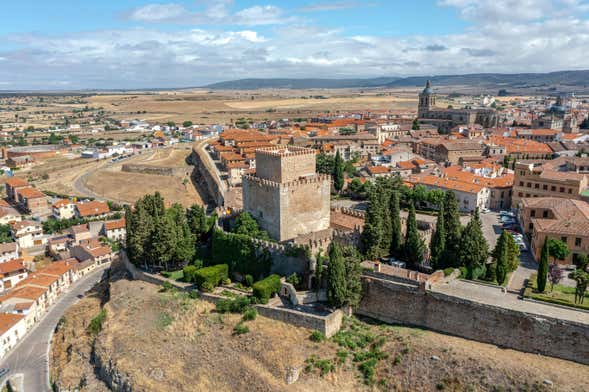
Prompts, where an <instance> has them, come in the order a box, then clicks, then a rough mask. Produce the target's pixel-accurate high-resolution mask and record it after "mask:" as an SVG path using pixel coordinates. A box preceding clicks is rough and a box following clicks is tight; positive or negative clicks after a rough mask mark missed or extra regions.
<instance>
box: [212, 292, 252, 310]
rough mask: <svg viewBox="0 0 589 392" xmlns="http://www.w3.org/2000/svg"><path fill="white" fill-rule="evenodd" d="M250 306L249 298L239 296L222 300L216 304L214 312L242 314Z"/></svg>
mask: <svg viewBox="0 0 589 392" xmlns="http://www.w3.org/2000/svg"><path fill="white" fill-rule="evenodd" d="M250 305H251V300H250V299H249V297H243V296H239V297H237V298H234V299H222V300H220V301H219V302H217V305H216V310H217V312H219V313H242V312H243V311H245V310H246V309H247V308H248V307H249V306H250Z"/></svg>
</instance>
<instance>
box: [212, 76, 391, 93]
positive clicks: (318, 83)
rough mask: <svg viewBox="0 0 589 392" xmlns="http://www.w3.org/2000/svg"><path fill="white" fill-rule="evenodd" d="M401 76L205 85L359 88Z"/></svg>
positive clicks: (227, 88)
mask: <svg viewBox="0 0 589 392" xmlns="http://www.w3.org/2000/svg"><path fill="white" fill-rule="evenodd" d="M397 79H399V78H394V77H390V78H386V77H382V78H372V79H239V80H231V81H227V82H219V83H213V84H209V85H208V86H204V87H205V88H210V89H214V90H257V89H262V88H287V89H293V90H296V89H310V88H358V87H381V86H385V85H387V84H389V83H393V82H394V81H396V80H397Z"/></svg>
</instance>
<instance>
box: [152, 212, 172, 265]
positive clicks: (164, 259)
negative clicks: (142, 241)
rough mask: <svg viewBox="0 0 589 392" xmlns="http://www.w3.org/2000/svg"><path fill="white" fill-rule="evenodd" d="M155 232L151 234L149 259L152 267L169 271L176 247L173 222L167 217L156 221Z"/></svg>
mask: <svg viewBox="0 0 589 392" xmlns="http://www.w3.org/2000/svg"><path fill="white" fill-rule="evenodd" d="M155 226H156V227H157V230H154V231H153V232H152V234H151V238H150V242H151V246H150V252H149V259H150V261H151V263H152V264H153V265H158V266H160V267H163V268H165V269H166V270H169V264H170V262H171V261H172V259H173V256H174V253H175V246H176V229H175V226H174V222H173V221H172V219H171V218H170V217H169V216H168V215H164V216H162V217H160V218H159V219H158V220H157V221H156V225H155Z"/></svg>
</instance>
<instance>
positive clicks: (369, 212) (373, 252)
mask: <svg viewBox="0 0 589 392" xmlns="http://www.w3.org/2000/svg"><path fill="white" fill-rule="evenodd" d="M383 223H384V222H383V214H382V208H381V204H380V198H379V194H378V192H375V191H372V192H370V195H369V198H368V208H367V209H366V218H365V223H364V230H363V231H362V235H361V237H360V242H361V248H362V251H363V252H364V254H365V255H366V256H367V257H369V258H372V259H376V258H379V257H381V256H383V255H384V254H383V251H382V249H381V248H380V244H381V243H382V232H383Z"/></svg>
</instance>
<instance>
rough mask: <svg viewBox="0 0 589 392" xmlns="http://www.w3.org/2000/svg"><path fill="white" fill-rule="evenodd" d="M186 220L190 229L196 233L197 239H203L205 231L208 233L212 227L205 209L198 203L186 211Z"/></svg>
mask: <svg viewBox="0 0 589 392" xmlns="http://www.w3.org/2000/svg"><path fill="white" fill-rule="evenodd" d="M186 220H187V221H188V226H189V227H190V231H191V232H192V233H193V234H194V235H195V237H196V240H200V239H202V237H203V235H204V234H205V233H208V232H209V230H210V229H211V227H210V226H209V222H208V219H207V214H206V212H205V209H204V208H203V207H202V206H200V205H198V204H193V205H192V206H190V208H189V209H188V211H187V212H186Z"/></svg>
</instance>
